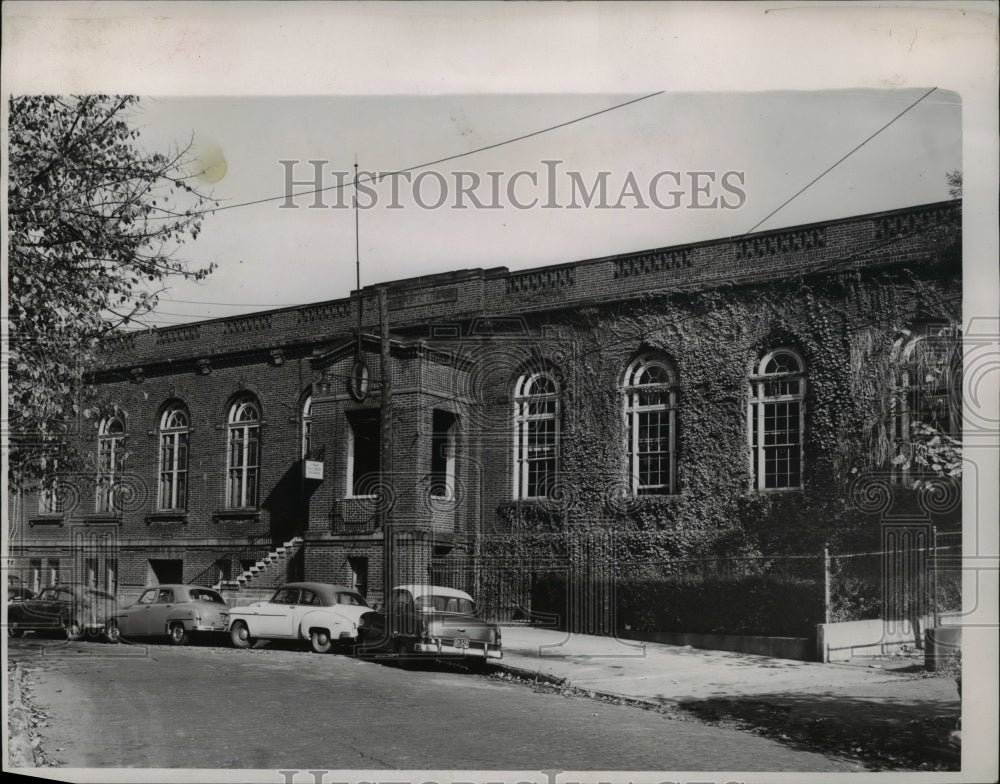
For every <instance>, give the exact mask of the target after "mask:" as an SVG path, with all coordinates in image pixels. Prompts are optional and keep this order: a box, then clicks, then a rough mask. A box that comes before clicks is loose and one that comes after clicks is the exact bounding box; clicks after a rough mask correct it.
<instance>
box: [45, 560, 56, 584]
mask: <svg viewBox="0 0 1000 784" xmlns="http://www.w3.org/2000/svg"><path fill="white" fill-rule="evenodd" d="M46 572H47V574H46V578H47V581H46V583H45V584H46V585H58V584H59V559H58V558H49V560H48V562H47V563H46Z"/></svg>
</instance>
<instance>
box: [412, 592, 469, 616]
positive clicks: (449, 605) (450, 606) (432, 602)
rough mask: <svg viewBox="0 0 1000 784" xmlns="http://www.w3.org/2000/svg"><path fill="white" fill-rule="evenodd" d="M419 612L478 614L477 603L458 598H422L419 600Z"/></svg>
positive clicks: (430, 596) (432, 596)
mask: <svg viewBox="0 0 1000 784" xmlns="http://www.w3.org/2000/svg"><path fill="white" fill-rule="evenodd" d="M417 609H418V610H435V611H437V612H453V613H466V614H470V615H471V614H473V613H475V612H476V603H475V602H473V601H472V600H471V599H462V598H461V597H458V596H434V595H429V596H421V597H420V598H419V599H417Z"/></svg>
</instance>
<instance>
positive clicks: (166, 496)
mask: <svg viewBox="0 0 1000 784" xmlns="http://www.w3.org/2000/svg"><path fill="white" fill-rule="evenodd" d="M187 468H188V433H187V431H186V430H184V431H177V432H173V433H163V434H161V435H160V497H159V509H160V510H161V511H166V510H171V509H184V508H185V507H186V506H187Z"/></svg>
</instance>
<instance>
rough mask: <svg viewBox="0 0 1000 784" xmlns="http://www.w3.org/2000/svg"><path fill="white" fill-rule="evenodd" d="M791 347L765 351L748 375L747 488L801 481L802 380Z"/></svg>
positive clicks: (788, 486) (786, 486)
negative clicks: (750, 479)
mask: <svg viewBox="0 0 1000 784" xmlns="http://www.w3.org/2000/svg"><path fill="white" fill-rule="evenodd" d="M804 369H805V368H804V363H803V362H802V360H801V358H800V357H799V356H798V354H796V353H795V352H794V351H792V350H791V349H778V350H776V351H773V352H771V353H769V354H767V355H766V356H765V357H764V358H763V359H762V360H761V362H760V364H759V366H758V368H757V372H756V374H755V375H754V376H753V377H752V378H751V380H750V403H749V406H748V409H747V415H748V429H747V432H748V438H749V441H750V456H751V461H750V462H751V466H752V469H753V488H754V489H755V490H788V489H794V488H798V487H801V486H802V466H803V462H804V460H803V450H802V444H803V431H804V422H805V391H806V379H805V373H804Z"/></svg>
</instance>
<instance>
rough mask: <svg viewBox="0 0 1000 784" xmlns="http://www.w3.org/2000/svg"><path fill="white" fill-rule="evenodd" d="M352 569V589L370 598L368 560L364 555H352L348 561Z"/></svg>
mask: <svg viewBox="0 0 1000 784" xmlns="http://www.w3.org/2000/svg"><path fill="white" fill-rule="evenodd" d="M347 563H348V564H349V565H350V567H351V588H353V589H354V590H355V591H357V592H358V593H360V594H361V595H362V596H364V597H366V598H367V596H368V558H367V557H366V556H363V555H352V556H349V557H348V559H347Z"/></svg>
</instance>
